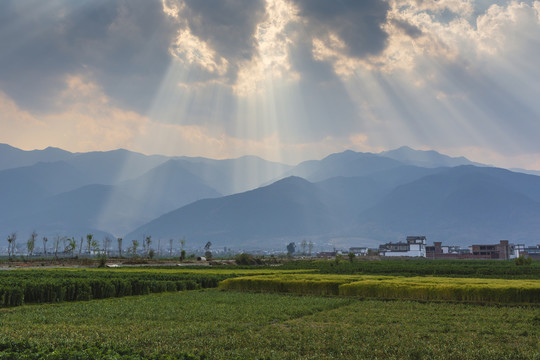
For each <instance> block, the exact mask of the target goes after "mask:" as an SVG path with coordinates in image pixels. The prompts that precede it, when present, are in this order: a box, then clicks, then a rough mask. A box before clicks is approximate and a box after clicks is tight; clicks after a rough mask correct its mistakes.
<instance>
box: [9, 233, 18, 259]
mask: <svg viewBox="0 0 540 360" xmlns="http://www.w3.org/2000/svg"><path fill="white" fill-rule="evenodd" d="M16 240H17V233H11V235H8V238H7V241H8V256H9V258H10V259H11V258H12V257H13V255H14V254H15V241H16Z"/></svg>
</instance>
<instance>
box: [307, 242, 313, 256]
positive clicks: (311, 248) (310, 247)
mask: <svg viewBox="0 0 540 360" xmlns="http://www.w3.org/2000/svg"><path fill="white" fill-rule="evenodd" d="M308 250H309V256H311V251H312V250H313V242H312V241H311V240H310V241H309V243H308Z"/></svg>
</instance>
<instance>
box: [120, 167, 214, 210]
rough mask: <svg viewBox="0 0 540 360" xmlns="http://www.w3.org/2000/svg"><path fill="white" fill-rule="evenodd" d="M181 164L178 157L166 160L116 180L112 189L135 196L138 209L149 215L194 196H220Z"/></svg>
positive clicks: (196, 198)
mask: <svg viewBox="0 0 540 360" xmlns="http://www.w3.org/2000/svg"><path fill="white" fill-rule="evenodd" d="M184 165H185V164H184V162H183V161H180V160H168V161H167V162H165V163H163V164H161V165H159V166H156V167H155V168H153V169H151V170H149V171H148V172H146V173H145V174H143V175H141V176H139V177H137V178H135V179H131V180H126V181H124V182H122V183H120V184H118V185H117V186H116V189H118V191H120V192H122V193H125V194H130V195H131V196H132V197H134V198H136V199H138V200H139V201H140V203H141V204H143V205H144V210H143V209H140V212H141V213H145V214H153V217H157V216H159V215H162V214H164V213H167V212H169V211H172V210H174V209H177V208H179V207H181V206H184V205H187V204H189V203H192V202H194V201H197V200H201V199H206V198H215V197H220V196H222V194H220V193H219V192H217V191H216V190H214V189H213V188H211V187H210V186H208V185H206V184H205V182H204V181H203V180H202V179H201V178H199V177H198V176H195V175H193V174H192V173H191V172H189V171H188V170H186V169H185V167H184Z"/></svg>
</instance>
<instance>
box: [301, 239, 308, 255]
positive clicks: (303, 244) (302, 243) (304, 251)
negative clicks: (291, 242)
mask: <svg viewBox="0 0 540 360" xmlns="http://www.w3.org/2000/svg"><path fill="white" fill-rule="evenodd" d="M300 246H301V247H302V255H306V247H307V241H306V239H303V240H302V242H301V243H300Z"/></svg>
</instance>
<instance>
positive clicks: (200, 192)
mask: <svg viewBox="0 0 540 360" xmlns="http://www.w3.org/2000/svg"><path fill="white" fill-rule="evenodd" d="M0 199H1V201H2V205H3V206H2V207H0V236H1V238H0V247H1V246H2V245H1V244H2V243H6V240H5V239H6V238H7V235H8V234H10V233H12V232H17V233H18V234H19V239H21V240H20V241H21V242H26V238H27V237H28V236H29V234H30V233H31V232H32V231H36V232H37V233H38V234H39V235H40V236H48V237H53V236H69V237H71V236H75V237H80V236H85V235H86V234H87V233H93V234H94V235H96V236H97V237H105V236H109V237H123V238H125V239H127V240H128V241H125V242H124V244H126V246H127V245H128V243H129V242H130V240H132V239H138V240H141V239H142V238H143V237H144V236H147V235H151V236H152V238H154V239H164V240H168V239H169V238H173V239H178V238H182V237H185V238H186V239H187V244H188V247H191V248H200V247H202V246H203V245H204V244H205V243H206V242H207V241H211V242H212V243H213V244H214V245H215V246H219V247H221V246H226V247H228V248H239V249H240V248H241V249H254V248H263V249H269V248H274V249H284V246H285V245H286V244H287V243H289V242H291V241H302V240H303V239H306V240H310V241H312V242H314V243H315V244H316V247H315V248H316V249H319V248H321V249H322V248H329V247H348V246H370V247H373V246H377V245H378V244H380V243H383V242H388V241H400V240H404V238H405V237H406V236H407V235H426V236H427V237H428V241H443V242H444V243H447V244H452V245H462V246H464V245H470V244H474V243H478V244H482V243H495V242H498V241H499V240H501V239H508V240H510V241H511V242H515V243H527V244H534V243H535V242H537V240H536V239H537V236H538V235H537V234H539V231H540V222H539V221H538V220H540V177H538V176H536V175H532V174H525V173H522V172H514V171H510V170H506V169H500V168H495V167H491V166H486V165H483V164H479V163H474V162H471V161H469V160H468V159H466V158H464V157H458V158H453V157H449V156H446V155H443V154H440V153H438V152H435V151H420V150H414V149H411V148H408V147H401V148H399V149H395V150H390V151H385V152H381V153H378V154H373V153H360V152H354V151H350V150H348V151H345V152H342V153H336V154H331V155H329V156H327V157H325V158H324V159H321V160H309V161H305V162H302V163H300V164H298V165H296V166H291V165H286V164H280V163H276V162H270V161H266V160H264V159H261V158H258V157H254V156H245V157H241V158H238V159H227V160H214V159H206V158H189V157H167V156H161V155H152V156H148V155H143V154H139V153H134V152H131V151H127V150H122V149H120V150H114V151H107V152H89V153H71V152H68V151H64V150H61V149H55V148H47V149H44V150H33V151H24V150H20V149H16V148H14V147H11V146H9V145H7V144H0ZM4 246H5V244H4Z"/></svg>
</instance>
